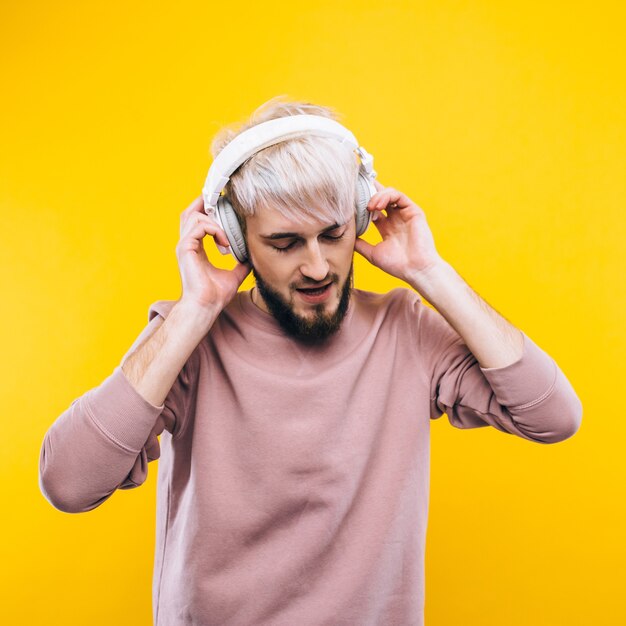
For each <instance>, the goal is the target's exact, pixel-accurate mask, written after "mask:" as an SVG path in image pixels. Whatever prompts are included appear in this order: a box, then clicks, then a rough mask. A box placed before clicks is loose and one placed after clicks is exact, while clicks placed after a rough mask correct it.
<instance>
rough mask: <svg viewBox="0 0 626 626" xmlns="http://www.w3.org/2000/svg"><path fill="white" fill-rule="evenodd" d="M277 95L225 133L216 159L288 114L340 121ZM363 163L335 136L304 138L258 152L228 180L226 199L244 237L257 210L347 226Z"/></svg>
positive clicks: (215, 147)
mask: <svg viewBox="0 0 626 626" xmlns="http://www.w3.org/2000/svg"><path fill="white" fill-rule="evenodd" d="M285 98H288V97H287V96H286V95H281V96H276V97H274V98H272V99H271V100H268V101H267V102H264V103H263V104H262V105H261V106H259V107H258V108H257V109H256V110H255V111H254V112H253V114H252V115H251V116H250V118H249V119H248V121H247V122H244V123H243V124H239V125H238V126H237V127H236V128H235V127H234V125H233V124H231V125H228V126H226V127H224V128H222V129H221V130H220V131H218V133H217V134H216V135H215V137H214V139H213V141H212V142H211V154H212V155H213V158H215V157H216V156H217V155H218V154H219V153H220V151H221V150H222V149H223V148H224V147H225V146H226V145H227V144H228V143H229V142H230V141H232V140H233V139H234V138H235V137H236V136H237V135H238V134H239V133H241V132H243V131H244V130H246V129H248V128H251V127H253V126H255V125H256V124H260V123H262V122H266V121H268V120H272V119H276V118H279V117H286V116H287V115H303V114H308V115H321V116H323V117H328V118H330V119H333V120H335V121H339V114H338V113H337V112H336V111H335V110H334V109H332V108H331V107H327V106H320V105H316V104H313V103H310V102H301V101H294V100H285ZM358 171H359V162H358V157H357V155H356V153H354V152H352V153H351V152H350V150H348V149H346V147H345V146H342V145H341V144H340V143H339V141H337V140H336V139H333V138H331V137H321V136H319V135H313V134H304V135H302V136H299V137H295V138H291V139H288V140H285V141H281V142H280V143H277V144H274V145H271V146H268V147H267V148H263V149H262V150H259V151H258V152H256V153H255V154H253V155H252V156H251V157H249V158H248V159H247V160H246V161H244V162H243V164H242V165H241V166H239V168H237V169H236V170H235V171H234V172H233V173H232V174H231V176H230V180H229V181H228V183H227V184H226V186H225V187H224V194H225V196H226V197H227V198H228V199H229V201H230V203H231V204H232V206H233V209H234V210H235V213H236V214H237V217H238V218H239V222H240V223H241V227H242V230H243V233H244V234H245V233H246V217H249V216H253V215H254V214H255V213H256V211H257V210H258V209H259V208H270V209H275V210H276V211H278V212H279V213H280V214H281V215H283V216H284V217H286V218H287V219H289V220H293V221H304V222H307V223H309V224H310V223H313V222H314V221H316V220H320V221H328V222H329V223H337V224H343V223H345V222H347V221H348V220H349V219H351V218H352V217H353V216H354V211H355V203H356V200H357V199H356V181H357V176H358Z"/></svg>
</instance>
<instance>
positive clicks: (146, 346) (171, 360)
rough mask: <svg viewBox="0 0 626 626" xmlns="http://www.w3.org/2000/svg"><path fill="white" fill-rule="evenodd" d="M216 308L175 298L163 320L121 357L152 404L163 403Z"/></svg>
mask: <svg viewBox="0 0 626 626" xmlns="http://www.w3.org/2000/svg"><path fill="white" fill-rule="evenodd" d="M218 315H219V310H218V309H215V310H209V309H204V310H201V309H198V308H197V307H193V306H188V305H186V304H185V303H183V302H178V303H177V304H176V305H175V306H174V307H173V308H172V310H171V311H170V313H169V315H168V316H167V318H166V319H165V321H164V322H163V323H162V324H161V325H160V326H159V327H158V328H157V330H156V331H155V332H154V333H153V334H152V335H150V337H148V338H147V339H146V340H145V341H144V342H143V343H142V344H141V345H140V346H138V347H137V349H136V350H134V351H133V352H132V353H131V354H130V355H128V356H127V357H125V359H124V360H123V361H122V371H123V372H124V375H125V376H126V377H127V378H128V381H129V382H130V383H131V385H132V386H133V387H134V388H135V389H136V390H137V392H138V393H139V394H140V395H141V396H142V397H143V398H144V399H145V400H147V401H148V402H149V403H151V404H153V405H154V406H160V405H161V404H163V402H164V400H165V398H166V397H167V394H168V393H169V391H170V389H171V388H172V386H173V384H174V382H175V381H176V377H177V376H178V374H179V373H180V371H181V370H182V368H183V366H184V365H185V363H186V362H187V359H188V358H189V356H190V355H191V353H192V352H193V351H194V349H195V348H196V346H197V345H198V344H199V343H200V341H201V340H202V339H203V337H204V336H205V335H206V334H207V332H208V331H209V329H210V328H211V326H212V325H213V323H214V322H215V319H216V318H217V316H218Z"/></svg>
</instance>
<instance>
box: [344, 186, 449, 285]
mask: <svg viewBox="0 0 626 626" xmlns="http://www.w3.org/2000/svg"><path fill="white" fill-rule="evenodd" d="M374 185H375V187H376V189H377V190H378V191H377V192H376V193H375V194H374V195H373V196H372V197H371V199H370V201H369V203H368V205H367V209H368V211H376V213H375V214H374V218H373V219H374V220H375V221H374V225H375V226H376V228H377V229H378V232H379V233H380V234H381V236H382V238H383V240H382V241H381V242H379V243H377V244H376V245H372V244H369V243H367V242H366V241H364V240H363V239H361V238H360V237H358V238H357V239H356V241H355V244H354V249H355V250H356V251H357V252H358V253H359V254H360V255H361V256H364V257H365V258H366V259H367V260H368V261H369V262H370V263H371V264H372V265H375V266H376V267H378V268H380V269H381V270H383V271H384V272H387V273H388V274H391V275H392V276H395V277H396V278H400V279H401V280H405V281H406V282H408V283H409V284H412V282H413V281H414V280H415V278H416V277H417V276H419V275H420V274H421V273H422V272H424V271H425V270H428V269H430V268H431V267H433V266H434V265H437V264H439V263H440V262H443V259H442V258H441V256H440V255H439V253H438V252H437V249H436V248H435V241H434V239H433V235H432V233H431V231H430V228H429V226H428V223H427V221H426V214H425V213H424V211H423V210H422V209H421V208H420V207H419V206H417V204H415V203H414V202H413V201H412V200H411V199H410V198H409V197H407V196H406V195H405V194H403V193H402V192H400V191H397V190H396V189H394V188H393V187H384V186H383V185H381V184H380V183H379V182H378V181H377V180H374ZM382 211H386V214H385V213H382Z"/></svg>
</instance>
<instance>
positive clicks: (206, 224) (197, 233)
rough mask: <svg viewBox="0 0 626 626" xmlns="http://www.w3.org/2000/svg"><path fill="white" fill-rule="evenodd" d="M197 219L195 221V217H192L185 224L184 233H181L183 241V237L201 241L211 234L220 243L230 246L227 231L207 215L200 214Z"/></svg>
mask: <svg viewBox="0 0 626 626" xmlns="http://www.w3.org/2000/svg"><path fill="white" fill-rule="evenodd" d="M196 220H197V221H195V223H194V221H193V219H191V220H189V222H188V223H187V224H186V225H185V228H184V229H183V233H182V234H181V241H182V240H183V239H194V240H196V241H198V242H199V241H201V240H202V239H204V237H206V235H211V236H212V237H213V239H215V241H216V242H218V243H219V244H220V245H222V246H225V247H228V246H230V242H229V241H228V237H227V236H226V233H225V232H224V231H223V230H222V229H221V228H220V227H219V226H218V225H217V224H216V223H215V222H213V221H212V220H210V219H209V218H208V217H207V216H206V215H204V216H202V215H198V216H197V218H196Z"/></svg>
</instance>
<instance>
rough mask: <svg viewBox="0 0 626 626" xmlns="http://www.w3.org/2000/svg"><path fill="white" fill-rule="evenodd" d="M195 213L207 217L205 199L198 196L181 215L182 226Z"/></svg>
mask: <svg viewBox="0 0 626 626" xmlns="http://www.w3.org/2000/svg"><path fill="white" fill-rule="evenodd" d="M194 213H201V214H202V215H206V212H205V210H204V199H203V197H202V196H201V195H200V196H198V197H197V198H196V199H195V200H194V201H193V202H192V203H191V204H190V205H189V206H188V207H187V208H186V209H185V210H184V211H183V212H182V213H181V214H180V224H181V228H182V225H183V224H184V223H185V222H186V221H187V220H188V219H189V217H190V216H192V215H193V214H194Z"/></svg>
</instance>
